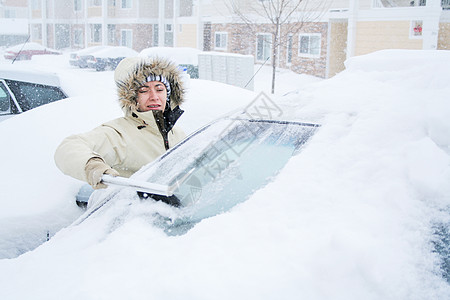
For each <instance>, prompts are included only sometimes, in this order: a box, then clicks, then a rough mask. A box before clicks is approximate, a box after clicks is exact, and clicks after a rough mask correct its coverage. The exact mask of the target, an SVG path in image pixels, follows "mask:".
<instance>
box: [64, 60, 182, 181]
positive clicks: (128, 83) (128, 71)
mask: <svg viewBox="0 0 450 300" xmlns="http://www.w3.org/2000/svg"><path fill="white" fill-rule="evenodd" d="M149 74H155V75H162V76H164V77H165V78H166V79H167V81H168V82H169V83H170V89H171V92H170V96H169V99H168V102H167V106H166V110H165V111H164V113H163V112H161V111H159V112H153V111H148V112H138V111H137V90H138V89H139V87H140V86H141V85H142V84H143V83H144V82H146V78H147V76H148V75H149ZM114 77H115V81H116V84H117V87H118V95H119V101H120V104H121V107H122V109H123V110H124V112H125V116H124V117H122V118H118V119H115V120H112V121H109V122H107V123H104V124H102V125H101V126H99V127H97V128H95V129H93V130H92V131H90V132H87V133H83V134H77V135H72V136H69V137H67V138H66V139H64V140H63V142H62V143H61V145H60V146H59V147H58V148H57V150H56V152H55V162H56V165H57V166H58V168H59V169H60V170H61V171H62V172H63V173H64V174H66V175H70V176H72V177H74V178H77V179H80V180H83V181H87V177H86V173H85V166H86V163H87V162H88V161H89V160H90V159H91V158H101V159H103V161H104V162H106V164H108V165H109V166H111V168H113V169H114V170H116V171H118V172H119V174H120V176H124V177H130V176H131V175H132V174H134V173H135V172H136V171H138V170H139V169H140V168H141V167H142V166H144V165H145V164H147V163H149V162H151V161H153V160H154V159H155V158H157V157H158V156H160V155H162V154H163V153H164V152H165V151H166V150H167V149H168V148H169V147H173V146H174V145H175V144H177V143H178V142H180V141H181V140H182V139H183V138H184V137H185V134H184V133H183V132H182V130H180V129H179V128H177V127H176V126H174V124H175V122H176V120H177V119H178V118H179V117H180V115H181V114H182V112H183V111H182V110H181V109H180V108H179V107H178V105H179V104H181V103H182V102H183V99H184V90H183V86H182V81H181V78H180V74H179V71H178V69H177V67H176V66H175V65H173V64H172V63H169V62H168V61H166V60H164V59H157V58H156V59H143V58H133V59H125V61H122V62H121V64H119V66H118V67H117V69H116V71H115V76H114Z"/></svg>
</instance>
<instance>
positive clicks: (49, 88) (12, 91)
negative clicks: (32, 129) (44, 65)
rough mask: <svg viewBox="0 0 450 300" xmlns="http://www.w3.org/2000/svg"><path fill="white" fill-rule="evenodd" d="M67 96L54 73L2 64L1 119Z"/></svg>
mask: <svg viewBox="0 0 450 300" xmlns="http://www.w3.org/2000/svg"><path fill="white" fill-rule="evenodd" d="M65 98H67V94H66V93H65V92H64V91H63V89H62V88H61V86H60V81H59V77H58V76H57V75H56V74H54V73H50V72H43V71H40V70H39V71H38V70H30V69H22V68H17V67H16V66H8V65H1V66H0V121H2V120H5V119H7V118H9V117H12V116H14V115H16V114H20V113H22V112H25V111H27V110H30V109H33V108H36V107H38V106H41V105H44V104H47V103H50V102H54V101H57V100H61V99H65Z"/></svg>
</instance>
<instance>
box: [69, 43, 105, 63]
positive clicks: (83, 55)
mask: <svg viewBox="0 0 450 300" xmlns="http://www.w3.org/2000/svg"><path fill="white" fill-rule="evenodd" d="M108 47H110V46H92V47H88V48H84V49H81V50H79V51H75V52H71V53H70V55H69V64H70V65H71V66H74V67H79V68H87V67H88V64H87V60H88V59H89V58H90V55H91V54H92V53H94V52H96V51H100V50H103V49H106V48H108Z"/></svg>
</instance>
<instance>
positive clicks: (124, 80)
mask: <svg viewBox="0 0 450 300" xmlns="http://www.w3.org/2000/svg"><path fill="white" fill-rule="evenodd" d="M150 74H154V75H161V76H164V77H165V78H166V79H167V81H168V82H169V84H170V88H171V92H170V98H169V99H168V102H167V103H170V107H171V108H172V109H173V108H175V107H176V106H178V105H180V104H181V103H182V102H183V101H184V88H183V82H182V80H181V72H180V70H179V69H178V68H177V66H176V65H175V64H174V63H173V62H171V61H169V60H167V59H164V58H158V57H154V58H144V57H128V58H125V59H123V60H122V61H121V62H120V63H119V65H118V66H117V68H116V70H115V72H114V81H115V82H116V85H117V94H118V97H119V103H120V106H121V108H122V110H123V111H124V112H125V114H126V115H129V114H130V113H131V112H133V111H137V107H138V105H137V91H138V89H139V88H140V87H141V86H142V85H143V84H144V83H145V82H146V81H147V77H148V76H149V75H150Z"/></svg>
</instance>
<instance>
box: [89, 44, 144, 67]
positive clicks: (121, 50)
mask: <svg viewBox="0 0 450 300" xmlns="http://www.w3.org/2000/svg"><path fill="white" fill-rule="evenodd" d="M138 55H139V53H138V52H137V51H134V50H133V49H131V48H128V47H125V46H117V47H108V48H106V49H101V50H99V51H95V52H94V53H91V56H90V57H89V58H88V60H87V64H88V67H89V68H91V69H95V70H96V71H105V70H107V69H109V70H114V69H115V68H116V67H117V65H118V64H119V62H120V61H121V60H122V59H124V58H125V57H132V56H138Z"/></svg>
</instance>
